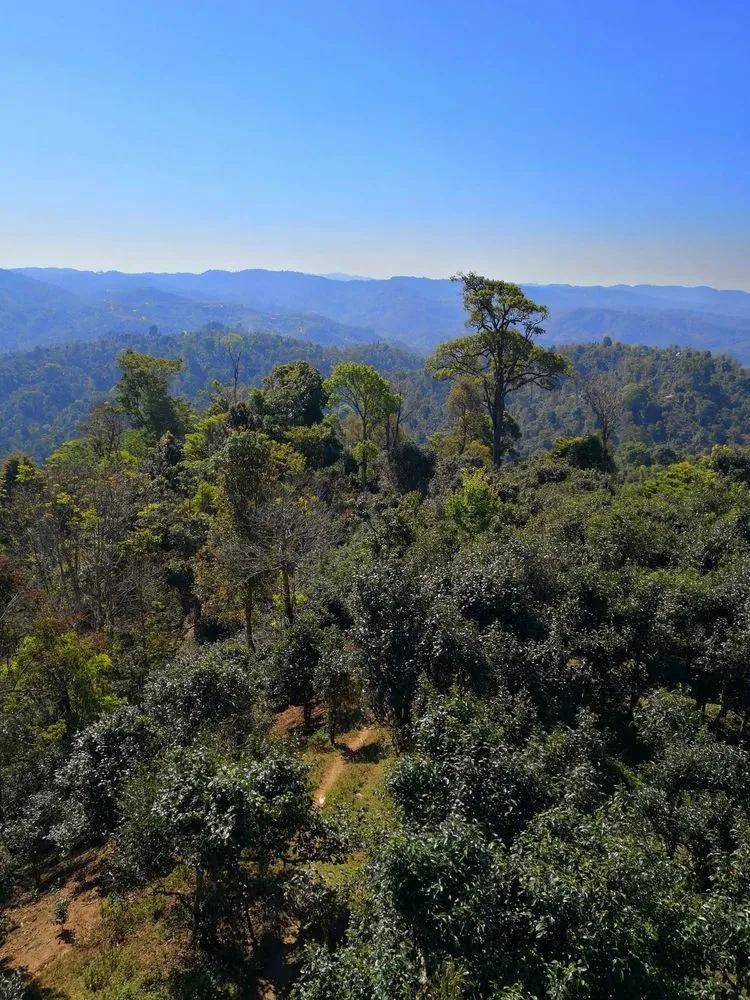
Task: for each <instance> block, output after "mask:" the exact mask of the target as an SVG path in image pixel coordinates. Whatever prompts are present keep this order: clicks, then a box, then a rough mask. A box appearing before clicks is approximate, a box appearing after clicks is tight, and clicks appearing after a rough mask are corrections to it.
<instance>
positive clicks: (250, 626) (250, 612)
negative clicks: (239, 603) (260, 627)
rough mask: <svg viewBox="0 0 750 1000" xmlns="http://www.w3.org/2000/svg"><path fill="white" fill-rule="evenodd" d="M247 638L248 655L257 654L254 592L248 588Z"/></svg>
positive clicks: (246, 610)
mask: <svg viewBox="0 0 750 1000" xmlns="http://www.w3.org/2000/svg"><path fill="white" fill-rule="evenodd" d="M243 610H244V612H245V636H246V639H247V654H248V656H250V655H251V654H252V653H254V652H255V639H254V638H253V592H252V589H251V588H248V589H247V591H246V592H245V604H244V609H243Z"/></svg>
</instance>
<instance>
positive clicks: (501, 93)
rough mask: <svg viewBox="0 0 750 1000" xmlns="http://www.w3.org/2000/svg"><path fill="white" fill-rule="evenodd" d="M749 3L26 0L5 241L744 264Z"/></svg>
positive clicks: (8, 113) (331, 265)
mask: <svg viewBox="0 0 750 1000" xmlns="http://www.w3.org/2000/svg"><path fill="white" fill-rule="evenodd" d="M749 51H750V10H749V9H748V7H747V5H746V4H745V3H744V2H739V0H738V2H724V0H717V2H709V0H681V2H660V0H653V2H651V3H643V2H628V0H621V2H610V0H603V2H598V3H597V2H594V0H591V2H587V3H578V2H575V0H573V2H568V3H562V2H560V3H556V2H551V0H538V2H533V3H532V2H529V3H522V2H509V3H503V2H495V3H490V2H475V0H468V2H466V3H464V4H455V3H447V2H442V0H432V2H429V3H428V2H409V0H401V2H398V3H396V2H393V3H392V2H390V0H384V2H379V3H371V2H369V0H363V2H358V3H330V2H327V0H318V2H315V3H313V2H300V3H289V2H285V0H279V2H277V3H274V4H269V3H262V4H260V3H255V2H251V0H246V2H226V0H203V2H190V0H183V2H179V3H172V2H168V0H156V2H149V3H142V2H139V0H136V2H125V0H122V2H119V3H111V2H107V0H100V2H96V3H81V2H76V0H72V2H69V3H65V4H62V3H59V2H54V3H53V2H44V0H41V2H33V3H31V2H29V3H21V2H15V3H12V4H11V3H9V2H8V3H6V4H4V5H3V14H2V28H1V29H0V86H1V90H0V93H1V94H2V99H1V100H0V266H5V267H10V266H16V265H18V266H20V265H31V264H38V265H53V264H57V265H66V266H72V267H91V268H97V269H99V268H108V267H114V268H119V269H122V270H130V271H135V270H180V269H181V270H203V269H206V268H208V267H228V268H240V267H271V268H285V267H286V268H293V269H298V270H305V271H313V272H327V271H347V272H350V273H357V274H370V275H374V276H385V275H390V274H425V275H430V276H439V275H447V274H450V273H452V272H453V271H455V270H458V269H462V270H465V269H468V268H475V269H478V270H481V271H483V272H485V273H487V274H492V275H493V276H498V277H504V278H508V279H511V280H524V281H569V282H575V283H603V284H610V283H615V282H620V281H622V282H638V281H650V282H657V283H684V284H703V283H705V284H713V285H716V286H719V287H735V288H746V289H750V101H749V99H748V98H749V97H750V59H749V58H748V52H749Z"/></svg>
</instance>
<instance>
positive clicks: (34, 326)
mask: <svg viewBox="0 0 750 1000" xmlns="http://www.w3.org/2000/svg"><path fill="white" fill-rule="evenodd" d="M523 287H524V289H525V290H526V292H527V293H528V294H529V295H530V296H531V297H532V298H534V299H535V300H536V301H538V302H541V303H543V304H545V305H547V306H548V308H549V310H550V317H549V321H548V323H547V324H546V327H547V336H546V341H547V342H548V343H550V344H563V343H573V342H580V341H587V340H599V339H601V338H602V337H604V336H610V337H611V338H612V339H614V340H619V341H622V342H624V343H642V344H648V345H651V346H656V347H664V346H669V345H673V344H680V345H683V346H687V347H696V348H700V349H705V350H712V351H717V352H722V353H727V354H730V355H732V356H734V357H736V358H737V359H739V360H741V361H743V362H745V363H750V293H748V292H744V291H727V290H719V289H715V288H708V287H697V288H689V287H682V286H658V285H613V286H578V285H561V284H551V285H539V284H525V285H524V286H523ZM463 322H464V315H463V310H462V306H461V296H460V288H459V286H458V285H457V284H455V283H453V282H451V281H449V280H447V279H430V278H417V277H394V278H388V279H373V278H356V277H351V276H349V275H335V276H325V277H324V276H320V275H312V274H302V273H300V272H296V271H266V270H260V269H254V270H245V271H219V270H211V271H205V272H203V273H202V274H191V273H174V274H167V273H151V272H146V273H142V274H126V273H123V272H121V271H77V270H73V269H70V268H37V267H26V268H18V269H15V270H0V350H1V351H6V352H7V351H15V350H22V349H25V348H31V347H35V346H38V345H43V344H50V343H60V342H64V341H67V340H73V339H75V340H88V339H95V338H97V337H100V336H103V335H107V334H110V333H123V332H125V333H127V332H132V333H137V332H143V331H146V330H148V329H149V328H151V327H153V326H156V327H158V329H159V331H160V332H163V333H177V332H181V331H183V330H195V329H199V328H202V327H204V326H206V325H208V324H210V323H221V324H222V325H224V326H228V327H240V328H243V329H245V330H248V331H252V332H262V333H272V334H277V335H281V336H294V337H295V338H297V339H301V340H308V341H312V342H315V343H320V344H324V345H330V346H337V347H346V346H352V345H356V344H362V343H367V342H373V341H378V340H389V341H393V342H396V343H399V344H401V345H403V346H404V347H406V348H408V349H410V350H414V351H418V352H420V353H423V354H425V353H429V352H430V351H432V350H433V349H434V347H435V346H436V345H437V344H438V343H439V342H440V341H441V340H445V339H447V338H449V337H454V336H457V335H458V334H460V333H461V332H462V331H463Z"/></svg>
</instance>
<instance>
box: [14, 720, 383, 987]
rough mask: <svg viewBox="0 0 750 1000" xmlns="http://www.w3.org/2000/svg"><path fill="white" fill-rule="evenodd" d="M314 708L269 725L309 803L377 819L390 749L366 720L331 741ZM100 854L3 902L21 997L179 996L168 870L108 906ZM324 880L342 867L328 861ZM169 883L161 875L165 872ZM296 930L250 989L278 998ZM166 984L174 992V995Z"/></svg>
mask: <svg viewBox="0 0 750 1000" xmlns="http://www.w3.org/2000/svg"><path fill="white" fill-rule="evenodd" d="M320 722H321V719H320V713H319V712H315V713H314V715H313V725H314V726H317V727H318V729H317V731H316V732H314V733H313V735H312V736H308V735H307V734H305V733H304V732H303V726H302V711H301V709H300V708H298V707H293V708H289V709H287V710H286V711H285V712H282V713H280V714H279V715H277V716H276V718H275V720H274V723H273V727H272V732H273V734H274V735H276V736H279V737H286V736H290V737H292V738H297V739H299V740H300V752H301V753H302V756H303V759H304V760H305V761H306V762H307V763H308V765H309V767H310V774H311V785H312V788H313V804H314V806H315V807H316V808H317V809H320V810H321V811H323V812H326V813H327V812H329V811H336V810H338V809H344V810H354V811H355V812H356V813H357V814H358V815H359V816H361V817H371V818H372V820H373V822H374V823H375V825H376V826H379V825H380V824H381V823H382V822H383V815H384V813H383V809H384V805H383V802H384V800H383V796H382V795H381V794H380V789H381V788H382V782H383V778H384V775H385V768H386V767H387V765H388V758H390V756H391V753H390V748H389V747H388V746H387V744H386V743H385V741H384V734H383V733H382V732H381V731H380V730H379V729H378V727H377V726H373V725H366V726H362V727H360V728H356V729H353V730H351V731H350V732H348V733H345V734H343V735H341V736H340V737H339V738H338V739H337V740H336V743H335V745H333V746H332V745H331V744H330V743H329V742H328V741H327V740H326V739H324V738H323V734H322V732H321V731H320V729H319V726H320ZM103 860H104V855H103V854H102V852H97V851H86V852H84V853H82V854H80V855H78V856H77V857H75V858H73V859H71V860H69V861H67V862H66V863H65V864H61V865H56V866H51V867H50V868H49V869H48V870H47V871H45V873H44V875H43V878H42V879H41V882H40V886H39V889H38V891H37V892H36V894H35V895H34V896H33V898H24V899H20V900H18V902H17V903H16V904H15V905H11V906H8V907H6V908H5V910H4V911H3V914H2V918H3V923H2V926H0V969H6V968H12V969H17V970H19V971H21V972H22V973H23V975H24V977H25V981H26V982H27V984H29V985H30V986H31V987H32V988H31V990H30V997H32V998H44V1000H73V998H75V1000H79V998H89V997H96V996H107V997H110V996H111V997H113V998H114V997H117V998H118V1000H119V997H120V996H123V997H128V998H130V997H135V996H138V997H140V996H143V997H149V998H152V997H153V998H155V1000H156V998H161V997H174V996H180V995H182V993H181V992H180V986H179V982H180V977H181V976H182V975H185V974H187V975H189V974H190V973H189V970H190V967H191V965H192V964H193V963H192V962H191V958H190V945H189V935H188V934H187V932H186V931H185V929H184V928H182V927H181V926H180V922H179V920H178V919H177V918H176V916H175V909H174V900H172V901H170V900H169V896H170V895H172V896H174V895H175V893H174V892H171V893H169V892H167V893H165V891H164V890H165V888H166V889H172V890H174V889H178V890H179V889H184V886H182V885H179V884H178V883H179V878H180V876H176V879H177V881H176V882H175V884H174V885H169V884H167V883H165V884H159V885H157V884H154V886H152V887H150V888H149V889H147V890H145V891H144V892H142V893H139V894H134V895H133V896H132V898H129V899H127V900H124V901H120V902H118V903H117V904H112V903H111V902H110V901H109V900H107V899H106V898H105V896H104V892H103V890H102V889H101V886H100V878H101V872H102V863H103ZM361 863H362V862H361V861H360V860H356V859H355V860H354V861H353V862H347V863H346V864H345V865H343V866H341V867H342V868H343V869H344V872H343V877H348V875H349V874H350V873H351V871H353V870H355V869H357V868H359V867H360V866H361ZM330 867H331V872H329V873H328V874H329V875H330V876H331V877H333V878H339V877H342V873H341V872H338V871H334V870H333V869H335V868H338V867H339V866H330ZM168 881H169V880H168ZM60 894H64V895H65V896H66V897H67V898H68V900H69V909H68V915H67V919H66V922H65V924H64V926H62V927H61V926H59V925H58V924H56V923H55V921H54V916H53V910H54V905H55V901H56V899H57V898H58V896H59V895H60ZM298 950H299V948H298V942H297V932H296V928H295V927H293V926H290V927H288V928H287V929H286V931H285V933H284V937H283V943H281V944H280V943H279V942H278V940H277V943H276V945H275V947H273V948H272V949H271V951H270V952H269V955H268V958H267V959H265V960H264V959H263V958H262V957H261V956H259V957H260V969H259V981H258V993H257V995H258V997H260V998H264V1000H271V998H275V997H279V996H283V995H284V994H285V992H286V988H287V987H288V985H289V983H290V981H291V979H292V978H293V969H294V964H293V963H294V958H295V953H296V951H298ZM175 989H176V990H177V992H176V993H175V992H174V991H175Z"/></svg>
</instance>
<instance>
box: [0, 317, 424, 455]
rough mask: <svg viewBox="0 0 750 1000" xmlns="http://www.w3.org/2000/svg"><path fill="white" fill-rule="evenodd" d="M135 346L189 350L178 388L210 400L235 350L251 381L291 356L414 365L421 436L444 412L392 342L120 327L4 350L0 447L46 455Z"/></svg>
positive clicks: (392, 368)
mask: <svg viewBox="0 0 750 1000" xmlns="http://www.w3.org/2000/svg"><path fill="white" fill-rule="evenodd" d="M238 343H239V346H237V344H238ZM128 347H129V348H132V349H134V350H145V351H150V352H152V353H155V354H158V355H165V356H169V357H179V358H181V359H182V361H183V366H182V369H181V371H180V372H179V373H178V374H177V377H176V380H175V385H174V389H175V391H176V392H178V393H180V394H183V395H185V396H186V397H187V398H188V399H190V400H192V401H193V402H195V403H196V404H197V405H204V406H205V405H208V402H209V396H210V389H211V382H212V381H214V380H219V381H225V380H228V379H229V378H230V377H231V376H232V372H233V367H234V360H233V358H236V359H237V364H238V377H239V379H240V380H241V381H242V383H243V384H245V385H247V384H251V383H256V382H258V381H259V380H260V378H261V377H262V376H263V375H266V374H268V372H270V370H271V368H272V367H273V366H274V365H275V364H282V363H284V362H285V361H290V360H294V359H306V360H309V361H310V362H311V363H313V364H315V365H316V366H317V367H319V368H320V369H321V371H324V372H326V373H327V372H328V371H329V370H330V368H331V366H332V365H333V364H335V363H336V362H337V361H340V360H342V359H344V358H354V359H361V360H364V361H367V362H368V363H372V364H376V365H377V366H378V368H380V369H382V370H384V371H387V372H392V373H393V372H396V371H399V372H400V371H403V372H409V373H411V374H410V375H409V377H408V381H409V384H410V389H409V398H410V406H409V415H408V419H409V421H410V426H412V427H413V428H414V430H415V431H416V432H417V434H418V435H419V436H421V437H424V436H425V434H426V433H429V432H430V431H431V430H433V429H434V428H435V427H436V426H437V424H438V422H439V420H440V398H441V397H440V394H439V393H438V394H437V395H436V391H435V386H434V383H433V382H432V380H430V379H428V378H426V376H425V375H424V374H423V372H422V368H423V362H422V359H421V358H419V357H417V356H416V355H414V354H411V353H409V352H408V351H404V350H400V349H398V348H396V347H391V346H389V345H387V344H369V345H362V346H361V347H351V348H342V349H339V348H335V347H325V346H323V345H320V344H317V343H311V342H303V341H300V340H296V339H292V338H286V337H277V336H273V335H269V334H260V333H255V334H244V333H243V334H236V333H231V334H230V331H229V330H226V329H223V328H221V327H219V326H217V325H214V326H213V327H211V328H209V329H207V330H204V331H203V332H199V333H193V334H180V335H177V334H175V335H166V334H153V333H148V332H145V333H142V334H138V335H135V334H124V335H123V334H117V335H113V336H110V337H105V338H101V339H99V340H96V341H93V342H72V343H67V344H61V345H59V346H55V347H46V348H37V349H36V350H34V351H28V352H23V353H19V354H9V355H6V356H1V355H0V455H3V454H7V453H8V452H9V451H13V450H14V449H15V450H20V451H23V452H27V453H28V454H30V455H33V456H35V457H39V458H41V457H45V456H47V455H49V453H50V452H51V451H52V450H53V449H54V448H55V447H56V446H57V445H58V444H60V443H61V442H62V441H64V440H65V439H66V438H67V437H70V436H71V435H72V434H75V433H76V431H77V429H78V427H79V425H80V423H81V421H82V420H83V419H84V418H85V416H86V414H87V413H88V411H89V410H90V408H91V406H92V405H93V403H95V402H98V401H100V400H101V399H103V398H104V397H105V396H106V395H107V393H108V392H110V390H111V389H112V388H113V386H114V385H115V383H116V381H117V378H118V368H117V358H118V356H119V355H120V354H121V353H122V351H123V350H125V349H126V348H128ZM443 395H444V394H443Z"/></svg>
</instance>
